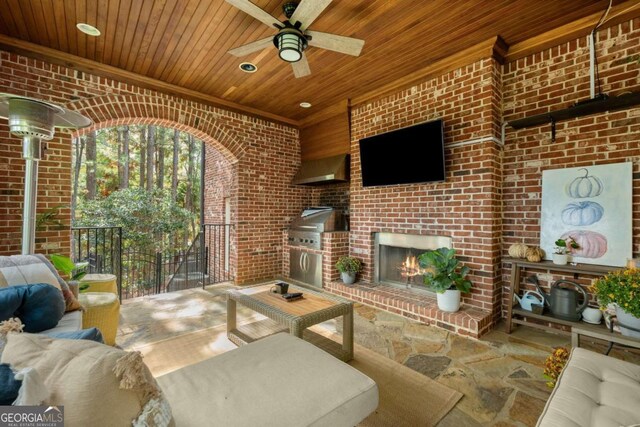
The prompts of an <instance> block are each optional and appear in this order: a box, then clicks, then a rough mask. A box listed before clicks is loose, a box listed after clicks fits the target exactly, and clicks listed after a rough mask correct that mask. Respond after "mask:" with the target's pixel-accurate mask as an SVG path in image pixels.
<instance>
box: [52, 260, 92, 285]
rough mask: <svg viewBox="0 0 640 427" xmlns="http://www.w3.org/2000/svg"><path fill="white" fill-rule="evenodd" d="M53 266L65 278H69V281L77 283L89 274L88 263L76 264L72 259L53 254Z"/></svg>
mask: <svg viewBox="0 0 640 427" xmlns="http://www.w3.org/2000/svg"><path fill="white" fill-rule="evenodd" d="M49 259H50V260H51V264H53V266H54V267H55V268H56V270H58V271H59V272H61V273H62V274H63V275H64V276H67V277H68V278H69V280H71V281H75V280H80V279H82V278H83V277H84V276H85V275H86V274H87V271H86V270H87V266H88V265H89V263H87V262H79V263H77V264H76V263H74V262H73V261H72V260H71V258H69V257H67V256H64V255H60V254H52V255H50V256H49Z"/></svg>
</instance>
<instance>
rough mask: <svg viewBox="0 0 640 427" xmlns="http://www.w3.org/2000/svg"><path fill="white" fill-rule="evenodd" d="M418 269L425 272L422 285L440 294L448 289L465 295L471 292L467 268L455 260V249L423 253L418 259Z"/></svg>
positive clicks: (440, 249) (441, 249)
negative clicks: (420, 268)
mask: <svg viewBox="0 0 640 427" xmlns="http://www.w3.org/2000/svg"><path fill="white" fill-rule="evenodd" d="M418 263H419V264H420V267H422V268H423V269H426V270H427V271H426V272H425V274H424V275H423V281H424V284H425V285H427V286H429V287H430V288H431V289H432V290H434V291H435V292H437V293H439V294H442V293H444V292H445V291H446V290H449V289H457V290H459V291H461V292H464V293H467V292H469V291H470V290H471V281H470V280H467V279H466V277H467V274H469V267H467V266H462V265H461V264H460V260H458V259H457V258H456V251H455V249H449V248H439V249H436V250H433V251H429V252H425V253H423V254H421V255H420V256H419V257H418Z"/></svg>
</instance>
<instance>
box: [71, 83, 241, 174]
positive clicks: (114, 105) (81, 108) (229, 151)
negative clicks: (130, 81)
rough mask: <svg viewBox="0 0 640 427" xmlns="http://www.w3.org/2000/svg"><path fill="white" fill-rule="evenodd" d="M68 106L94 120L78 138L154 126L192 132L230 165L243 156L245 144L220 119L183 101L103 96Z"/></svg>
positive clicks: (156, 97)
mask: <svg viewBox="0 0 640 427" xmlns="http://www.w3.org/2000/svg"><path fill="white" fill-rule="evenodd" d="M65 107H67V108H69V109H71V110H75V111H77V112H78V113H81V114H84V115H85V116H87V117H89V118H91V120H93V123H94V124H93V125H92V126H90V127H88V128H85V129H81V130H79V131H77V132H76V135H84V134H86V133H88V132H91V131H94V130H96V129H102V128H106V127H113V126H118V125H125V124H152V125H158V126H164V127H170V128H175V129H178V130H180V131H184V132H187V133H190V134H191V135H193V136H195V137H196V138H198V139H200V140H202V141H203V142H204V143H206V144H209V145H210V146H212V147H214V148H215V149H216V150H218V151H219V152H220V153H221V154H222V155H223V156H224V157H225V159H226V160H227V161H228V162H229V163H231V164H234V163H237V162H238V160H239V159H240V158H241V157H242V156H243V154H244V146H243V144H242V143H241V142H240V141H239V140H238V139H237V138H235V137H234V136H233V134H232V133H231V131H230V130H228V129H225V125H224V124H223V123H220V122H221V120H217V119H218V118H219V117H220V116H219V115H217V114H216V113H215V112H214V111H210V110H207V109H204V108H203V106H202V105H201V104H196V103H188V102H185V101H184V100H176V101H175V102H168V99H167V98H166V97H158V96H150V95H145V96H138V97H133V96H124V95H120V96H116V95H104V96H100V97H95V98H90V99H84V100H80V101H73V102H70V103H67V104H66V105H65Z"/></svg>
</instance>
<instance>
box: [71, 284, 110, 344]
mask: <svg viewBox="0 0 640 427" xmlns="http://www.w3.org/2000/svg"><path fill="white" fill-rule="evenodd" d="M78 299H79V301H80V304H82V307H83V309H84V311H83V312H82V328H83V329H87V328H98V329H100V332H101V333H102V338H104V343H105V344H107V345H111V346H113V345H115V344H116V334H117V333H118V323H119V320H120V301H118V297H117V296H116V294H112V293H111V292H83V293H81V294H80V296H79V298H78Z"/></svg>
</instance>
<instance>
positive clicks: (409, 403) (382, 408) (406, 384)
mask: <svg viewBox="0 0 640 427" xmlns="http://www.w3.org/2000/svg"><path fill="white" fill-rule="evenodd" d="M314 332H316V333H318V334H321V335H323V336H326V337H331V336H332V335H333V334H331V333H330V332H327V331H324V330H321V329H320V328H317V327H314ZM334 338H335V336H334ZM234 348H236V346H235V345H234V344H233V343H231V341H229V340H228V339H227V337H226V326H225V325H220V326H216V327H213V328H208V329H203V330H201V331H196V332H191V333H188V334H184V335H181V336H178V337H174V338H169V339H166V340H163V341H158V342H155V343H151V344H146V345H143V346H140V347H137V348H136V347H133V348H129V349H128V350H137V351H140V352H142V354H143V355H144V360H145V363H146V364H147V366H148V367H149V369H150V370H151V372H152V373H153V374H154V376H160V375H163V374H166V373H168V372H171V371H174V370H176V369H180V368H182V367H183V366H188V365H192V364H194V363H198V362H200V361H202V360H205V359H208V358H209V357H213V356H216V355H218V354H221V353H224V352H226V351H229V350H232V349H234ZM349 364H350V365H351V366H353V367H354V368H356V369H357V370H359V371H360V372H362V373H364V374H365V375H367V376H368V377H370V378H371V379H373V380H374V381H375V382H376V384H378V389H379V393H380V404H379V405H378V409H376V411H375V412H374V413H373V414H371V415H370V416H369V417H368V418H366V419H365V420H364V421H363V422H362V423H360V424H359V425H360V426H362V427H378V426H394V427H401V426H425V427H426V426H435V425H436V424H437V423H438V422H439V421H440V420H441V419H442V418H443V417H444V416H445V415H446V414H447V413H448V412H449V411H450V410H451V409H453V407H454V406H455V404H456V403H457V402H458V400H460V398H461V397H462V394H461V393H459V392H457V391H455V390H453V389H451V388H449V387H446V386H444V385H442V384H440V383H438V382H436V381H434V380H432V379H431V378H429V377H426V376H424V375H422V374H420V373H418V372H415V371H413V370H411V369H409V368H407V367H406V366H404V365H401V364H399V363H396V362H394V361H393V360H391V359H388V358H386V357H384V356H382V355H379V354H377V353H375V352H373V351H371V350H369V349H367V348H364V347H362V346H360V345H357V344H356V345H355V357H354V359H353V360H352V361H351V362H349Z"/></svg>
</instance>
